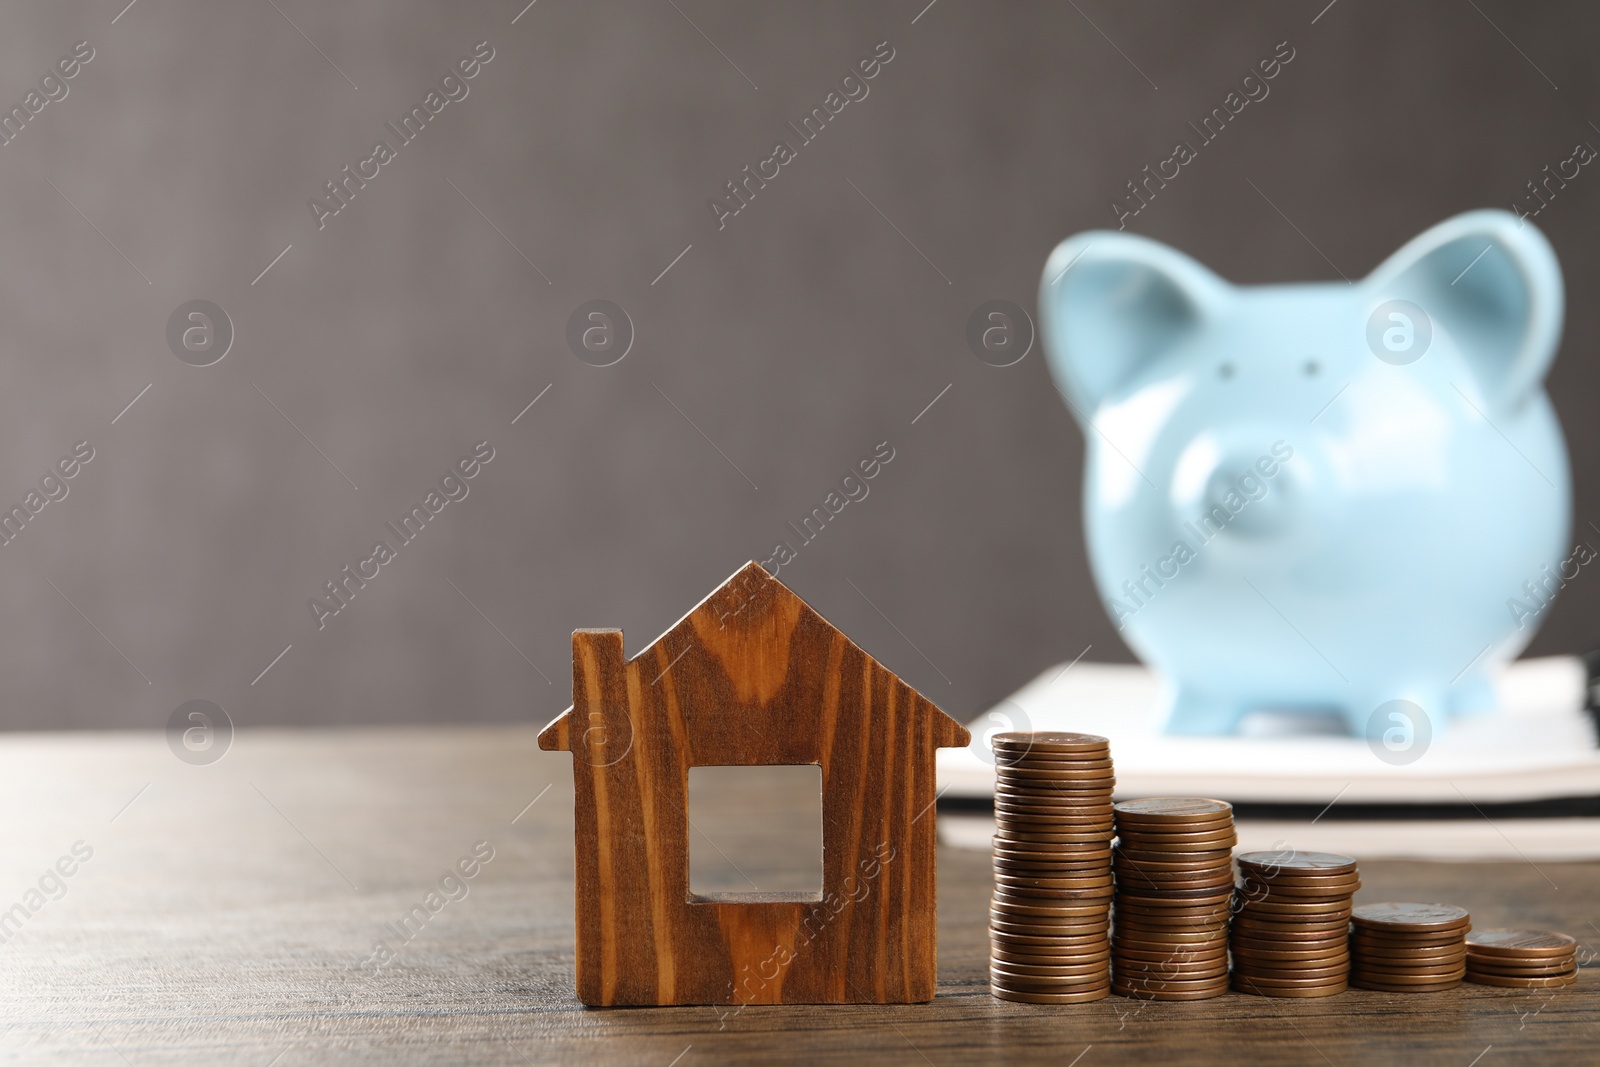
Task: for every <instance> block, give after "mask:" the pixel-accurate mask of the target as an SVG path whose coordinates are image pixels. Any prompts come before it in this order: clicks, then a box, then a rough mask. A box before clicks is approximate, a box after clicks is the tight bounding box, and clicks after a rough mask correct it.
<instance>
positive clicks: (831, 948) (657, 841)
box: [539, 563, 970, 1006]
mask: <svg viewBox="0 0 1600 1067" xmlns="http://www.w3.org/2000/svg"><path fill="white" fill-rule="evenodd" d="M969 741H970V737H969V735H968V733H967V731H966V729H965V728H963V727H962V726H961V724H960V723H958V722H956V721H955V720H953V719H951V718H950V717H949V716H947V715H946V714H945V713H944V712H942V711H940V710H939V709H938V708H937V707H935V706H934V705H933V704H932V703H931V702H930V701H928V700H927V699H925V698H924V697H922V696H921V695H920V694H918V693H917V692H916V691H915V690H913V689H912V688H911V687H910V686H908V685H906V684H905V683H904V682H902V681H901V680H900V679H899V678H897V677H896V676H895V675H894V674H893V672H891V671H889V670H888V669H887V668H885V667H884V666H883V665H882V664H880V663H879V662H878V661H877V660H875V659H873V658H872V657H871V656H869V655H867V653H865V652H864V651H862V650H861V649H860V648H858V647H857V646H856V645H855V644H854V643H852V642H851V641H850V639H849V638H847V637H846V636H845V635H844V634H843V633H841V632H840V631H839V630H837V629H836V628H834V627H833V626H832V625H831V624H830V623H829V622H828V621H827V620H826V619H824V618H823V617H822V616H821V615H818V614H817V613H816V612H815V611H814V610H812V608H811V607H810V606H809V605H807V604H806V603H805V601H803V600H801V599H800V598H799V597H798V596H796V595H795V594H794V593H793V592H791V591H790V590H789V589H788V588H787V587H786V586H784V585H783V584H782V583H781V582H779V581H778V580H777V579H776V578H773V577H772V576H771V575H769V574H768V573H767V572H766V571H765V570H763V569H762V568H761V567H760V566H759V565H757V564H755V563H748V564H746V565H745V566H744V567H743V568H741V569H740V570H739V571H738V572H737V573H735V574H734V575H733V577H731V578H730V579H728V581H726V582H724V583H723V584H722V586H720V587H719V588H718V589H717V590H716V591H715V592H713V593H712V594H711V595H710V596H708V597H707V598H706V599H705V600H703V601H702V602H701V603H700V604H699V605H698V606H697V607H695V609H694V610H693V611H691V612H689V614H688V615H686V616H684V617H683V619H681V620H680V621H679V622H678V623H677V624H676V625H674V626H673V627H672V628H671V629H669V630H668V631H667V632H666V633H665V634H663V635H662V636H661V637H660V638H658V639H657V640H656V641H655V642H654V643H653V644H651V645H649V646H648V647H647V648H645V649H644V650H643V651H641V652H640V653H638V654H637V655H636V656H634V657H633V658H632V659H625V658H624V656H623V645H622V631H620V630H577V631H574V633H573V635H572V706H571V707H570V708H568V709H567V710H566V711H565V712H563V713H562V714H561V715H560V716H559V717H557V718H556V719H555V721H554V722H552V723H550V725H548V726H546V727H545V728H544V730H543V731H541V732H540V734H539V747H540V748H543V749H546V750H559V751H566V752H571V753H572V754H573V775H574V786H575V792H576V802H575V809H576V815H575V823H576V827H575V834H576V873H577V985H578V997H579V999H580V1000H582V1001H583V1003H585V1004H587V1005H591V1006H601V1005H662V1004H745V1003H757V1004H760V1003H769V1004H802V1003H907V1002H917V1001H926V1000H931V999H932V998H933V995H934V989H935V982H936V973H935V963H936V959H935V933H936V913H935V894H934V858H935V826H934V820H935V816H934V799H935V785H934V752H935V750H936V749H939V748H945V747H957V746H963V745H966V744H968V743H969ZM782 764H816V765H817V766H819V767H820V768H821V772H822V842H823V856H822V889H821V892H820V893H765V894H749V895H732V894H714V895H695V894H693V893H691V892H690V888H689V832H688V831H689V827H688V775H689V769H690V768H691V767H706V766H770V765H782Z"/></svg>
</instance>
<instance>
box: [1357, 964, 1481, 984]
mask: <svg viewBox="0 0 1600 1067" xmlns="http://www.w3.org/2000/svg"><path fill="white" fill-rule="evenodd" d="M1466 973H1467V969H1466V968H1465V967H1453V968H1440V969H1438V970H1426V971H1423V970H1418V971H1407V970H1391V969H1389V968H1386V967H1369V966H1367V965H1366V964H1365V963H1363V962H1362V961H1361V960H1360V959H1356V960H1353V961H1352V962H1351V964H1350V974H1351V976H1352V977H1360V978H1364V979H1365V978H1370V979H1372V980H1373V981H1375V982H1385V983H1387V984H1389V985H1436V984H1438V983H1439V982H1447V981H1458V980H1459V979H1461V978H1462V977H1463V976H1464V975H1465V974H1466Z"/></svg>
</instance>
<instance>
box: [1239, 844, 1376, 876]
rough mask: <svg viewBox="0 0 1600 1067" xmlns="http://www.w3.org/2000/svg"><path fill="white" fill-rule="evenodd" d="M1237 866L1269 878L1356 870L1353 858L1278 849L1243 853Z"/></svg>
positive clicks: (1326, 853) (1328, 853) (1335, 853)
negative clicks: (1283, 875) (1281, 875)
mask: <svg viewBox="0 0 1600 1067" xmlns="http://www.w3.org/2000/svg"><path fill="white" fill-rule="evenodd" d="M1239 866H1240V867H1241V868H1250V869H1253V870H1257V871H1261V872H1263V873H1264V874H1266V875H1267V876H1268V877H1269V878H1270V877H1272V876H1274V875H1277V874H1280V873H1281V874H1285V875H1287V874H1307V875H1310V874H1322V875H1332V874H1344V873H1348V872H1353V871H1355V870H1356V861H1355V858H1354V857H1353V856H1345V855H1341V854H1340V853H1337V852H1299V851H1296V850H1295V849H1279V850H1275V851H1269V852H1245V853H1241V854H1240V856H1239Z"/></svg>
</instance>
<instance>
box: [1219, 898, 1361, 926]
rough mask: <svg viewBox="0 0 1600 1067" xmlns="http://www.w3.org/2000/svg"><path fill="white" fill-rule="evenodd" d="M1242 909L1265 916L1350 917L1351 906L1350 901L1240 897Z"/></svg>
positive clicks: (1289, 917) (1291, 917)
mask: <svg viewBox="0 0 1600 1067" xmlns="http://www.w3.org/2000/svg"><path fill="white" fill-rule="evenodd" d="M1239 905H1240V907H1241V909H1243V910H1246V911H1248V912H1249V913H1250V914H1252V915H1260V916H1262V917H1263V918H1275V917H1278V916H1282V917H1283V918H1284V919H1295V920H1298V919H1300V918H1307V919H1327V920H1329V921H1332V920H1334V919H1348V918H1350V915H1351V911H1352V909H1351V907H1350V904H1349V903H1348V902H1345V903H1335V904H1330V903H1327V902H1326V901H1321V900H1315V901H1304V900H1245V899H1242V898H1240V899H1239Z"/></svg>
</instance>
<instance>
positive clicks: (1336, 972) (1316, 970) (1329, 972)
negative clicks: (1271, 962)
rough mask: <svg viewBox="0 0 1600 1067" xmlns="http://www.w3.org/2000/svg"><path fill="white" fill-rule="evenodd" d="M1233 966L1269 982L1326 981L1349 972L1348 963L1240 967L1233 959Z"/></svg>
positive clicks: (1253, 964)
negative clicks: (1318, 965)
mask: <svg viewBox="0 0 1600 1067" xmlns="http://www.w3.org/2000/svg"><path fill="white" fill-rule="evenodd" d="M1233 968H1234V970H1236V971H1240V972H1243V973H1245V974H1248V975H1250V976H1251V977H1252V978H1260V979H1265V980H1267V981H1271V982H1304V983H1311V982H1315V981H1326V980H1328V979H1330V978H1344V977H1346V976H1347V975H1349V973H1350V965H1349V964H1348V963H1337V962H1335V963H1330V964H1327V965H1326V966H1323V967H1272V966H1265V965H1260V964H1255V963H1252V964H1250V965H1249V966H1245V967H1241V966H1240V965H1239V961H1238V960H1235V961H1234V963H1233Z"/></svg>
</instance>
